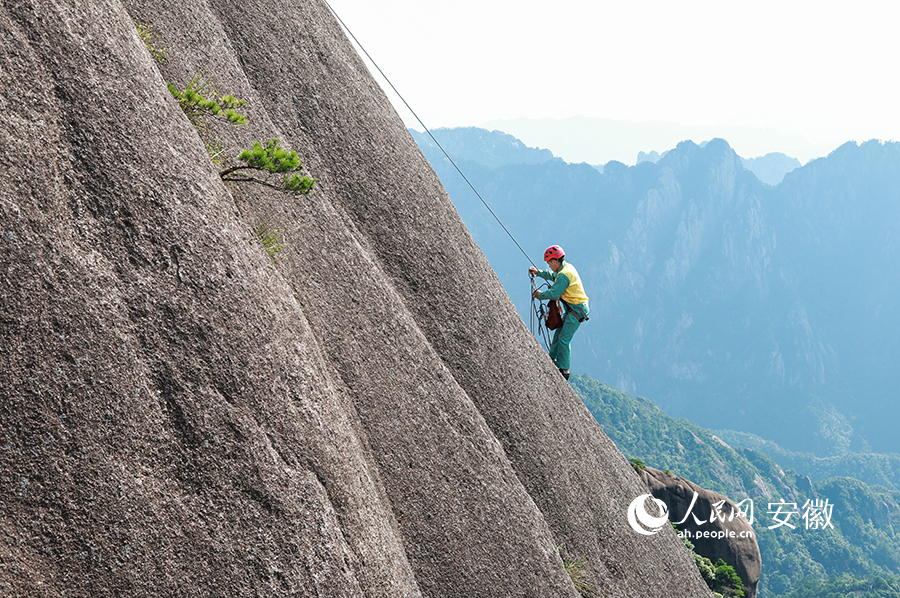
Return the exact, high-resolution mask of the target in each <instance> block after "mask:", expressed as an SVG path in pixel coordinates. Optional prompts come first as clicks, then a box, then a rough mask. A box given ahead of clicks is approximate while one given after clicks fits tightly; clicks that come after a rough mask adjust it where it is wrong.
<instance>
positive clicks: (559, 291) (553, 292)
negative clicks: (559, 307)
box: [538, 274, 569, 299]
mask: <svg viewBox="0 0 900 598" xmlns="http://www.w3.org/2000/svg"><path fill="white" fill-rule="evenodd" d="M542 278H543V277H542ZM567 288H569V277H568V276H566V275H565V274H557V275H556V282H554V283H553V286H552V287H550V288H549V289H547V290H546V291H541V292H540V293H538V299H559V298H560V297H562V295H563V293H565V292H566V289H567Z"/></svg>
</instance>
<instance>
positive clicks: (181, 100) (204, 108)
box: [166, 75, 247, 131]
mask: <svg viewBox="0 0 900 598" xmlns="http://www.w3.org/2000/svg"><path fill="white" fill-rule="evenodd" d="M166 85H167V86H168V87H169V91H170V92H171V94H172V95H173V96H174V97H175V99H176V100H178V104H179V106H181V109H182V111H184V114H185V115H186V116H187V117H188V120H189V121H191V124H192V125H194V127H195V128H196V129H197V130H198V131H205V130H206V129H207V127H208V126H209V120H210V119H211V118H221V119H224V120H226V121H228V122H230V123H232V124H235V125H245V124H247V117H246V116H245V115H243V114H240V113H239V112H237V111H236V109H237V108H241V107H242V106H244V105H246V102H244V100H240V99H238V98H236V97H234V96H233V95H230V94H228V95H219V94H218V93H216V90H215V89H214V88H213V85H212V82H211V81H209V80H208V79H204V78H203V76H202V75H194V77H192V78H191V80H190V81H188V84H187V86H185V88H184V89H183V90H182V89H178V87H177V86H175V85H173V84H172V83H166Z"/></svg>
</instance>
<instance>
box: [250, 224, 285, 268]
mask: <svg viewBox="0 0 900 598" xmlns="http://www.w3.org/2000/svg"><path fill="white" fill-rule="evenodd" d="M253 233H254V234H255V235H256V236H257V238H259V240H260V242H261V243H262V245H263V248H264V249H265V250H266V253H267V254H268V255H269V257H270V258H272V259H273V260H278V259H280V258H281V250H282V249H284V248H285V247H287V243H285V242H284V230H282V229H279V228H275V226H274V225H272V223H271V221H270V220H269V219H268V218H265V219H263V220H260V221H259V223H258V224H257V225H256V226H255V227H253Z"/></svg>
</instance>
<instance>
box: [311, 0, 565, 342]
mask: <svg viewBox="0 0 900 598" xmlns="http://www.w3.org/2000/svg"><path fill="white" fill-rule="evenodd" d="M323 2H325V6H327V7H328V10H330V11H331V14H333V15H334V18H335V19H337V20H338V22H339V23H340V24H341V26H342V27H343V28H344V30H345V31H346V32H347V34H348V35H349V36H350V37H351V38H352V39H353V41H354V42H355V43H356V45H357V46H359V49H360V50H362V52H363V54H365V55H366V58H368V59H369V62H371V63H372V65H373V66H374V67H375V68H376V69H377V70H378V72H379V73H381V76H382V77H383V78H384V80H385V81H387V84H388V85H390V86H391V89H393V90H394V93H396V94H397V97H398V98H400V101H402V102H403V105H404V106H406V108H407V110H409V111H410V113H411V114H412V115H413V116H414V117H415V119H416V120H417V121H418V122H419V124H420V125H421V126H422V129H424V131H425V132H426V133H428V136H429V137H431V140H432V141H433V142H434V144H435V145H436V146H438V148H439V149H440V150H441V152H442V153H443V154H444V157H446V158H447V160H449V161H450V164H452V165H453V168H455V169H456V172H458V173H459V176H461V177H462V178H463V180H464V181H465V182H466V184H467V185H469V188H470V189H472V191H473V192H474V193H475V195H476V196H478V199H480V200H481V203H483V204H484V207H485V208H487V210H488V212H490V213H491V216H493V217H494V220H496V221H497V223H498V224H499V225H500V226H501V227H502V228H503V230H504V231H505V232H506V234H507V235H508V236H509V238H510V239H512V242H513V243H515V244H516V247H518V248H519V251H521V252H522V255H524V256H525V259H527V260H528V262H529V263H530V264H531V265H532V266H534V267H535V268H537V265H536V264H535V263H534V262H533V261H532V260H531V258H530V257H529V256H528V253H526V251H525V250H524V249H523V248H522V245H520V244H519V242H518V241H517V240H516V238H515V237H514V236H513V234H512V233H511V232H510V231H509V229H508V228H506V225H505V224H503V221H501V220H500V217H499V216H497V214H496V213H495V212H494V210H493V209H491V206H490V205H488V202H487V201H486V200H485V199H484V198H483V197H482V196H481V193H479V192H478V189H476V188H475V185H473V184H472V182H471V181H470V180H469V177H467V176H466V175H465V173H464V172H463V171H462V169H461V168H460V167H459V166H458V165H457V164H456V162H454V160H453V158H451V157H450V154H448V153H447V150H445V149H444V146H442V145H441V143H440V142H439V141H438V140H437V139H435V137H434V135H433V134H432V133H431V130H430V129H429V128H428V127H426V126H425V123H423V122H422V119H421V118H419V115H418V114H416V111H415V110H413V109H412V106H410V105H409V103H408V102H407V101H406V98H404V97H403V95H402V94H401V93H400V92H399V91H397V88H396V87H394V84H393V83H391V80H390V79H388V76H387V75H385V74H384V71H382V70H381V67H380V66H378V63H377V62H375V60H373V59H372V56H371V55H370V54H369V53H368V52H367V51H366V49H365V47H363V45H362V44H361V43H360V42H359V40H358V39H356V36H355V35H353V32H352V31H350V28H349V27H347V24H346V23H345V22H344V20H343V19H341V17H340V16H339V15H338V14H337V12H336V11H335V10H334V8H332V6H331V4H329V3H328V0H323ZM543 287H549V285H547V284H546V283H545V284H544V285H542V288H543ZM537 288H538V287H537V286H536V283H535V280H534V275H533V274H532V275H531V295H532V296H531V333H532V334H534V335H535V336H536V337H537V338H538V339H540V340H542V341H543V343H544V348H545V349H546V350H547V351H550V333H549V331H548V330H547V329H546V327H545V326H544V321H545V317H546V315H547V314H546V312H545V311H544V303H543V302H542V301H540V300H539V299H535V298H534V291H535V290H536V289H537ZM535 321H537V332H535Z"/></svg>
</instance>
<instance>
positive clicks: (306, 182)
mask: <svg viewBox="0 0 900 598" xmlns="http://www.w3.org/2000/svg"><path fill="white" fill-rule="evenodd" d="M238 160H240V161H241V162H243V163H244V164H243V165H239V166H233V167H231V168H227V169H225V170H223V171H222V172H220V173H219V176H221V177H222V180H223V181H232V182H253V183H259V184H260V185H265V186H266V187H271V188H273V189H278V190H279V191H286V192H288V193H293V194H294V195H307V194H308V193H310V192H311V191H312V190H313V187H314V186H315V184H316V179H312V178H309V177H306V176H303V175H301V174H298V173H299V172H300V171H301V170H303V166H302V165H301V162H300V158H298V157H297V152H294V151H288V150H284V149H281V146H280V145H279V143H278V139H275V138H272V139H270V140H268V141H267V142H266V145H265V147H263V145H262V144H261V143H259V142H258V141H257V142H256V143H255V144H253V147H252V148H251V149H249V150H244V151H242V152H241V153H240V155H239V156H238ZM248 171H250V172H256V173H261V174H262V175H263V176H264V177H266V178H258V177H256V176H253V175H252V174H248ZM282 174H283V175H285V176H284V178H283V179H281V181H280V182H279V183H274V182H272V181H273V180H277V179H276V178H275V177H277V176H278V175H282Z"/></svg>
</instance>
